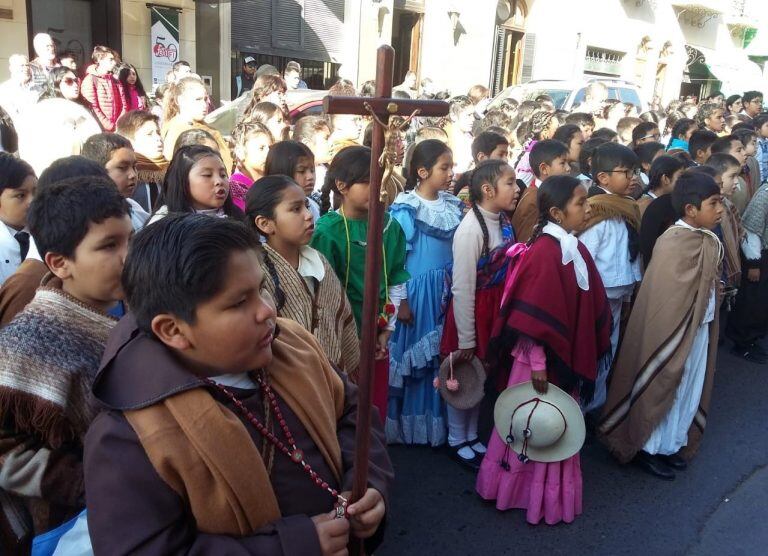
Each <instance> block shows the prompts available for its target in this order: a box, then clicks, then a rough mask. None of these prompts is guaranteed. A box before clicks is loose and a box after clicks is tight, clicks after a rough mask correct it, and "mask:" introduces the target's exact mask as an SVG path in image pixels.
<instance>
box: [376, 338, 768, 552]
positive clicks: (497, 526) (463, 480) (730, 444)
mask: <svg viewBox="0 0 768 556" xmlns="http://www.w3.org/2000/svg"><path fill="white" fill-rule="evenodd" d="M767 412H768V366H759V365H751V364H749V363H745V362H742V361H741V360H740V359H736V358H734V357H733V356H731V355H730V354H729V353H728V352H727V350H724V349H721V352H720V359H719V363H718V372H717V378H716V383H715V389H714V394H713V401H712V406H711V408H710V416H709V419H708V426H707V430H706V433H705V435H704V441H703V444H702V447H701V450H700V451H699V453H698V455H697V457H696V459H695V460H694V461H693V462H692V464H691V465H690V467H689V468H688V470H686V471H683V472H678V475H677V478H676V479H675V480H674V481H672V482H665V481H661V480H658V479H656V478H654V477H651V476H649V475H646V474H645V473H643V472H642V471H640V470H639V469H637V468H636V467H633V466H631V465H629V466H620V465H618V464H617V463H615V461H614V460H613V459H612V458H611V457H610V456H609V455H608V453H607V451H606V450H605V448H604V447H603V446H601V445H600V444H599V443H597V442H596V441H591V442H590V443H589V444H587V445H586V446H585V447H584V449H583V450H582V464H581V466H582V472H583V474H584V512H583V514H582V515H581V516H579V517H577V518H576V520H575V521H574V522H573V523H571V524H569V525H566V524H559V525H556V526H547V525H544V524H542V525H538V526H531V525H528V524H527V523H526V521H525V516H524V512H523V511H520V510H510V511H507V512H499V511H497V510H496V509H495V507H494V506H493V504H492V503H488V502H485V501H483V500H481V499H480V497H479V496H477V495H476V494H475V491H474V479H475V477H474V475H473V474H471V473H470V472H467V471H464V470H463V469H462V468H460V467H459V466H458V464H456V463H454V462H453V461H452V460H450V459H449V458H448V456H447V454H446V453H445V452H443V451H440V450H433V449H431V448H428V447H404V446H393V447H392V448H391V455H392V459H393V461H394V463H395V469H396V473H397V478H396V485H395V492H394V495H393V498H392V508H391V514H390V515H391V518H390V523H389V527H388V532H387V537H386V541H385V543H384V546H383V547H382V548H381V549H380V550H379V551H378V552H377V556H395V555H396V556H409V555H419V556H426V555H475V554H477V555H483V556H490V555H493V556H496V555H503V554H529V555H547V556H552V555H557V554H567V555H569V556H578V555H582V554H584V555H587V554H588V555H619V554H622V555H623V554H627V555H635V554H638V555H654V556H656V555H691V556H708V555H718V556H730V555H734V556H736V555H745V556H747V555H748V556H752V555H768V419H767V418H766V413H767Z"/></svg>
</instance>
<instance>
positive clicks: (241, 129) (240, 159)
mask: <svg viewBox="0 0 768 556" xmlns="http://www.w3.org/2000/svg"><path fill="white" fill-rule="evenodd" d="M232 141H233V142H234V144H235V151H234V154H235V171H234V172H233V173H232V176H230V178H229V185H230V189H231V191H232V201H233V202H234V203H235V205H236V206H237V207H238V208H240V209H241V210H245V195H246V193H248V190H249V189H250V188H251V185H253V183H254V182H255V181H257V180H259V179H261V178H263V177H264V176H266V175H267V173H266V170H265V166H266V163H267V155H268V154H269V148H270V147H271V146H272V144H273V143H274V139H273V137H272V134H271V133H270V132H269V130H268V129H267V128H266V126H264V125H262V124H260V123H258V122H253V121H242V122H240V123H239V124H237V126H236V127H235V130H234V131H233V132H232Z"/></svg>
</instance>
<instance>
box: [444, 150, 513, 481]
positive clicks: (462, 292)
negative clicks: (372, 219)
mask: <svg viewBox="0 0 768 556" xmlns="http://www.w3.org/2000/svg"><path fill="white" fill-rule="evenodd" d="M469 174H470V175H469V176H467V178H468V180H469V199H470V202H471V203H472V210H470V211H469V212H468V213H467V214H466V215H465V216H464V219H463V220H462V221H461V224H459V227H458V228H457V229H456V233H455V234H454V236H453V268H452V271H451V278H452V280H451V282H452V283H451V295H452V298H451V300H450V302H449V305H448V311H447V313H446V316H445V325H444V327H443V337H442V340H441V343H440V353H441V355H443V356H444V357H448V356H450V355H451V354H454V357H457V358H461V359H465V360H469V359H471V358H472V357H473V356H477V357H478V358H479V359H480V360H481V361H485V360H486V359H487V354H488V340H489V338H490V335H491V326H492V325H493V321H494V319H495V317H496V314H497V313H498V309H499V302H500V300H501V293H502V286H503V281H504V276H505V274H506V268H507V267H506V262H505V260H504V253H505V252H506V250H507V248H508V247H509V246H510V245H511V244H512V243H514V233H513V231H512V226H511V224H510V223H509V221H508V220H507V217H506V214H505V213H506V212H509V211H512V210H514V208H515V205H516V204H517V198H518V195H519V193H520V189H519V187H518V185H517V181H516V180H515V171H514V170H513V169H512V167H511V166H509V165H508V164H507V163H506V162H504V161H503V160H484V161H483V162H481V163H480V164H478V165H477V168H475V169H474V170H472V171H471V173H469ZM454 352H455V353H454ZM499 382H500V383H501V386H502V387H503V385H504V384H506V377H503V378H501V379H500V381H499ZM447 416H448V445H449V447H450V452H451V456H452V457H453V458H454V459H456V461H458V462H459V463H460V464H462V465H464V466H467V467H469V468H471V469H477V468H478V467H479V465H480V457H481V456H482V454H484V453H485V446H484V445H483V443H482V442H481V441H480V439H479V437H478V433H477V425H478V420H479V418H480V404H478V405H477V406H476V407H474V408H472V409H466V410H463V409H457V408H454V407H451V406H448V407H447Z"/></svg>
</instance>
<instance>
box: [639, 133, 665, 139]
mask: <svg viewBox="0 0 768 556" xmlns="http://www.w3.org/2000/svg"><path fill="white" fill-rule="evenodd" d="M643 139H653V140H655V141H658V140H659V139H661V135H659V134H658V133H654V134H653V135H646V136H644V137H641V138H640V139H638V141H642V140H643Z"/></svg>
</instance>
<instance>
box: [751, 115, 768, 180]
mask: <svg viewBox="0 0 768 556" xmlns="http://www.w3.org/2000/svg"><path fill="white" fill-rule="evenodd" d="M752 123H754V126H755V132H756V133H757V153H756V154H755V156H756V158H757V162H758V166H759V167H760V185H762V184H764V183H765V182H766V181H768V114H760V115H759V116H758V117H756V118H755V119H754V120H752Z"/></svg>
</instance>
